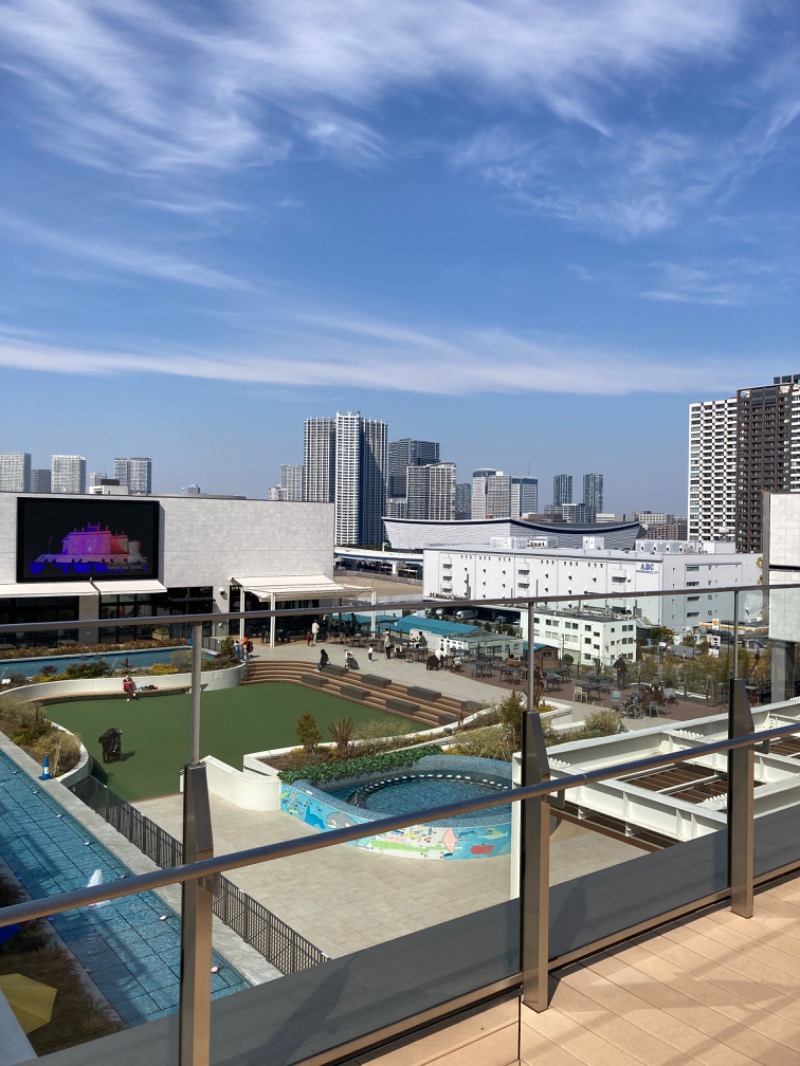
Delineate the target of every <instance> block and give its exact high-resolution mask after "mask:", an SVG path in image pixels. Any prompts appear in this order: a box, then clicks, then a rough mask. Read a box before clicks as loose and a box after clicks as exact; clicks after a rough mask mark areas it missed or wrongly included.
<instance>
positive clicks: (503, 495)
mask: <svg viewBox="0 0 800 1066" xmlns="http://www.w3.org/2000/svg"><path fill="white" fill-rule="evenodd" d="M538 506H539V482H538V480H537V479H536V478H535V477H512V476H510V475H509V474H504V473H503V471H502V470H491V469H489V468H488V467H487V468H483V469H480V470H475V471H474V472H473V475H472V507H471V512H472V518H519V516H520V515H521V514H528V513H534V512H535V511H536V509H537V508H538Z"/></svg>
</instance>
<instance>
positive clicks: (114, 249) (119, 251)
mask: <svg viewBox="0 0 800 1066" xmlns="http://www.w3.org/2000/svg"><path fill="white" fill-rule="evenodd" d="M0 230H1V231H5V233H6V234H7V235H8V236H11V237H13V238H14V239H15V240H16V241H18V242H21V243H24V244H30V245H35V246H37V247H39V248H44V249H47V250H49V251H51V252H55V253H57V254H59V255H62V256H67V257H68V258H70V259H74V260H77V261H81V262H84V263H91V264H93V265H95V266H101V267H104V268H106V269H110V270H113V271H115V272H116V273H120V274H133V275H139V276H141V277H147V278H156V279H158V280H161V281H170V282H179V283H182V284H185V285H196V286H200V287H201V288H205V289H215V290H240V291H252V290H253V288H254V286H253V285H252V284H251V283H250V282H248V281H246V280H244V279H243V278H237V277H235V276H234V275H232V274H229V273H227V272H226V271H223V270H216V269H214V268H213V267H209V266H206V265H204V264H202V263H199V262H196V261H194V260H191V259H186V258H184V257H182V256H178V255H175V254H173V253H171V252H164V251H161V250H159V249H156V248H147V247H144V246H142V245H136V244H133V243H132V242H131V241H129V240H128V241H123V240H121V239H120V240H118V241H109V240H102V239H100V238H97V237H92V236H90V235H89V234H75V233H68V232H65V231H63V230H58V229H56V228H54V227H51V226H46V225H42V224H41V223H38V222H35V221H34V220H33V219H31V218H25V217H23V216H21V215H18V214H14V213H12V212H10V211H4V210H2V209H0ZM51 269H53V270H54V271H57V267H56V265H55V264H51Z"/></svg>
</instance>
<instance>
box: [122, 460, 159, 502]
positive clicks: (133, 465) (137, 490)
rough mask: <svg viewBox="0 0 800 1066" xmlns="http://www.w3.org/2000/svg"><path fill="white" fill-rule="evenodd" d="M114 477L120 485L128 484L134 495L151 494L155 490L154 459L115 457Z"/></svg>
mask: <svg viewBox="0 0 800 1066" xmlns="http://www.w3.org/2000/svg"><path fill="white" fill-rule="evenodd" d="M114 478H115V480H117V481H119V483H120V485H127V486H128V490H129V492H131V493H132V494H133V495H137V496H149V495H150V493H151V492H152V491H153V460H152V459H147V458H143V457H139V458H134V459H115V460H114Z"/></svg>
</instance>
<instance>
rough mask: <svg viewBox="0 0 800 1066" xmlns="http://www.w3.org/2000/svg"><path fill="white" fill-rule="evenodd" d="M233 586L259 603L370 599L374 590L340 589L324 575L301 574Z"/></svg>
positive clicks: (249, 580) (238, 579) (238, 580)
mask: <svg viewBox="0 0 800 1066" xmlns="http://www.w3.org/2000/svg"><path fill="white" fill-rule="evenodd" d="M233 580H234V582H235V583H236V584H237V585H241V587H242V588H243V589H244V590H245V592H251V593H252V594H253V595H254V596H255V597H257V599H259V600H269V599H270V597H271V596H274V597H275V600H276V602H278V601H280V600H321V599H331V598H333V597H341V596H368V595H370V594H371V592H372V589H371V588H365V587H364V586H363V585H340V584H339V583H338V582H336V581H333V580H332V579H331V578H329V577H325V575H324V574H300V575H294V576H291V575H290V576H288V577H287V576H284V575H281V576H280V577H235V578H234V579H233Z"/></svg>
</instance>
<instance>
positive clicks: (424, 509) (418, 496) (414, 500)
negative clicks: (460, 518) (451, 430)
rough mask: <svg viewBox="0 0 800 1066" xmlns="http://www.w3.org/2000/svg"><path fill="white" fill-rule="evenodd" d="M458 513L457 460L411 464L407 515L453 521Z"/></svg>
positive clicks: (407, 494)
mask: <svg viewBox="0 0 800 1066" xmlns="http://www.w3.org/2000/svg"><path fill="white" fill-rule="evenodd" d="M455 515H456V464H455V463H430V464H428V465H427V466H410V467H409V468H408V482H407V492H406V513H405V516H404V517H406V518H418V519H428V520H430V521H434V522H451V521H452V520H453V519H454V518H455Z"/></svg>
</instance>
